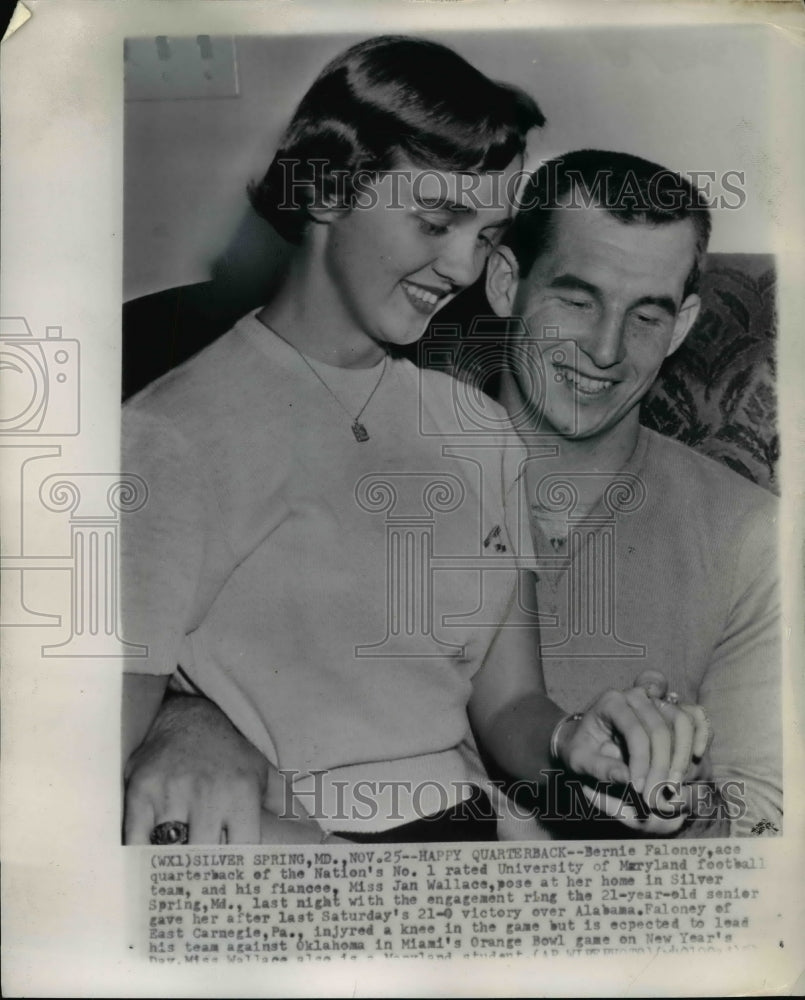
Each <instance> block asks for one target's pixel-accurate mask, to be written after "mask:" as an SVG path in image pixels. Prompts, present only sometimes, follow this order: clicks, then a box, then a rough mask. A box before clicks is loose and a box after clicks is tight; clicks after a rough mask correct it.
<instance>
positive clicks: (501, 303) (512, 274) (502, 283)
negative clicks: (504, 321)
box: [486, 246, 520, 317]
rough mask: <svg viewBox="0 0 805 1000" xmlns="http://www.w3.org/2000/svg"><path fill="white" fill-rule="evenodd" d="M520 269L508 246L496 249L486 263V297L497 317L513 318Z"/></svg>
mask: <svg viewBox="0 0 805 1000" xmlns="http://www.w3.org/2000/svg"><path fill="white" fill-rule="evenodd" d="M519 275H520V268H519V267H518V264H517V258H516V257H515V256H514V254H513V253H512V251H511V249H510V248H509V247H506V246H500V247H495V249H494V250H493V251H492V253H491V255H490V257H489V260H488V261H487V263H486V297H487V299H488V300H489V304H490V306H492V308H493V309H494V310H495V314H496V315H497V316H501V317H505V316H511V314H512V313H513V312H514V299H515V296H516V295H517V285H518V280H519Z"/></svg>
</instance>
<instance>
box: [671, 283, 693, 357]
mask: <svg viewBox="0 0 805 1000" xmlns="http://www.w3.org/2000/svg"><path fill="white" fill-rule="evenodd" d="M701 306H702V300H701V299H700V298H699V296H698V295H689V296H688V297H687V298H686V299H685V301H684V302H683V303H682V305H681V306H680V308H679V312H678V313H677V314H676V321H675V323H674V332H673V334H672V336H671V343H670V344H669V346H668V350H667V351H666V352H665V356H666V358H667V357H670V355H672V354H673V353H674V351H675V350H676V349H677V348H678V347H680V346H681V345H682V342H683V341H684V339H685V337H687V335H688V334H689V333H690V331H691V329H692V327H693V324H694V323H695V322H696V317H697V316H698V315H699V310H700V309H701Z"/></svg>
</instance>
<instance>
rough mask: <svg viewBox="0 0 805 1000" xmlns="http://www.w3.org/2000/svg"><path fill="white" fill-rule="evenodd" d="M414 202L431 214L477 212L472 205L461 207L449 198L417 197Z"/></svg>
mask: <svg viewBox="0 0 805 1000" xmlns="http://www.w3.org/2000/svg"><path fill="white" fill-rule="evenodd" d="M414 202H415V203H416V205H417V206H418V207H419V208H424V209H426V210H427V211H429V212H439V211H442V212H461V213H462V214H467V213H470V212H473V213H474V212H475V209H474V208H473V207H472V205H461V204H459V202H457V201H450V199H449V198H423V197H422V196H421V195H416V196H415V197H414Z"/></svg>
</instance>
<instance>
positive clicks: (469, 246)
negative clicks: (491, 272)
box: [433, 232, 486, 288]
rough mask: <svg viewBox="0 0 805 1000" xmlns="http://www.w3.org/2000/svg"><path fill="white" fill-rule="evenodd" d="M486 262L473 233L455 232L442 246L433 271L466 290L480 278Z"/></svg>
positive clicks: (481, 248)
mask: <svg viewBox="0 0 805 1000" xmlns="http://www.w3.org/2000/svg"><path fill="white" fill-rule="evenodd" d="M485 261H486V255H485V253H484V250H483V247H482V246H481V245H479V243H478V240H477V238H476V236H475V234H474V233H471V232H457V233H455V234H454V235H453V237H452V238H451V239H450V240H449V241H448V242H447V243H446V244H445V245H444V246H443V248H442V252H441V253H440V254H439V257H438V259H437V260H436V262H435V263H434V265H433V269H434V270H435V271H436V273H437V274H439V275H440V276H441V277H442V278H446V279H447V280H448V281H450V282H452V283H453V284H454V285H457V286H458V287H460V288H466V287H467V286H468V285H471V284H472V283H473V282H474V281H476V280H477V279H478V278H479V277H480V276H481V271H482V270H483V267H484V262H485Z"/></svg>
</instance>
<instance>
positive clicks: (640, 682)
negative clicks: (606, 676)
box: [557, 671, 710, 819]
mask: <svg viewBox="0 0 805 1000" xmlns="http://www.w3.org/2000/svg"><path fill="white" fill-rule="evenodd" d="M666 692H667V681H666V680H665V678H664V677H663V675H662V674H660V673H658V672H657V671H646V672H644V673H643V674H641V675H640V677H638V678H637V680H636V682H635V686H634V687H633V688H630V689H628V690H627V691H606V692H604V693H603V694H602V695H600V696H599V697H598V698H596V700H595V701H594V702H593V704H592V705H591V706H590V708H589V709H588V710H587V711H586V712H585V713H584V716H583V717H582V718H581V720H579V721H578V722H572V721H568V722H566V723H564V724H563V726H562V728H561V730H560V733H559V741H558V746H557V752H558V756H559V759H560V761H561V762H562V763H563V764H564V766H565V769H566V770H567V771H569V772H572V773H574V774H576V775H579V776H580V777H583V778H587V779H592V780H593V781H596V782H606V783H611V784H616V785H624V786H626V785H630V786H631V787H632V788H634V789H635V790H636V791H637V792H638V793H639V794H640V795H641V797H642V799H643V801H644V802H645V804H646V806H647V807H648V809H649V810H651V811H654V812H657V813H659V814H660V815H664V816H666V817H667V816H668V815H669V812H670V811H671V809H672V807H674V806H678V811H679V812H682V811H684V809H686V808H687V807H688V802H687V801H686V796H685V795H679V794H678V792H679V789H680V786H681V783H682V782H686V781H687V782H689V781H692V780H695V779H697V778H699V777H701V774H702V768H703V766H704V762H705V754H706V750H707V746H708V743H709V739H710V732H709V725H708V722H707V717H706V715H705V714H704V711H703V709H702V708H701V707H700V706H698V705H687V704H684V705H683V704H679V702H678V699H677V698H675V697H673V696H671V697H669V696H667V694H666ZM669 783H670V785H669ZM669 787H671V788H672V794H671V796H670V797H668V795H667V792H666V790H667V789H668V788H669ZM664 793H665V794H664ZM597 794H598V795H599V796H600V795H604V796H605V797H606V798H607V799H608V798H611V795H610V794H609V792H608V791H601V790H598V791H597ZM601 801H605V799H601ZM617 801H620V800H617ZM605 811H606V812H608V813H610V810H609V809H606V810H605ZM610 814H611V813H610ZM676 815H677V813H674V816H676ZM683 819H684V816H683Z"/></svg>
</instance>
